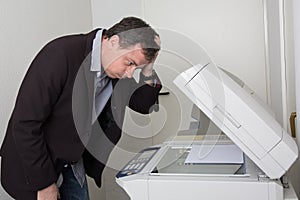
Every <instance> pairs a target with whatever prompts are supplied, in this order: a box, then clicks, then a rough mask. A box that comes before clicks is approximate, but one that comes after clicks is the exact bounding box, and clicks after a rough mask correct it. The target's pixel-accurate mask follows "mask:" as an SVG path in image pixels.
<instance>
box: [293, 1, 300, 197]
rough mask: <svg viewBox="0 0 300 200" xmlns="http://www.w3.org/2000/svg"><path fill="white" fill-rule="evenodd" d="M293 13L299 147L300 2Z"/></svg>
mask: <svg viewBox="0 0 300 200" xmlns="http://www.w3.org/2000/svg"><path fill="white" fill-rule="evenodd" d="M293 6H294V9H293V11H294V12H293V13H294V18H293V19H294V21H293V22H294V38H295V40H294V42H295V43H294V47H295V48H294V50H295V54H294V55H295V80H296V105H297V118H296V125H297V127H296V128H297V129H296V130H297V142H298V146H299V144H300V79H299V77H300V20H299V19H300V1H298V0H293ZM298 163H299V161H298ZM299 170H300V168H299V165H298V169H297V170H296V173H297V174H298V185H297V186H298V188H297V189H298V191H299V190H300V188H299V187H300V186H299V185H300V184H299Z"/></svg>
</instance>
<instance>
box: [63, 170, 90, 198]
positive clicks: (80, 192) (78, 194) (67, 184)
mask: <svg viewBox="0 0 300 200" xmlns="http://www.w3.org/2000/svg"><path fill="white" fill-rule="evenodd" d="M62 175H63V182H62V185H61V186H60V187H59V193H60V199H61V200H89V199H90V198H89V192H88V185H87V181H86V180H85V181H84V185H83V187H81V186H80V184H79V183H78V181H77V179H76V178H75V176H74V173H73V170H72V167H71V166H68V167H64V169H63V171H62Z"/></svg>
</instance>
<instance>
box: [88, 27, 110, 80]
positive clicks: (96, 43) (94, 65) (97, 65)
mask: <svg viewBox="0 0 300 200" xmlns="http://www.w3.org/2000/svg"><path fill="white" fill-rule="evenodd" d="M102 33H103V29H101V30H99V31H97V33H96V36H95V38H94V40H93V47H92V59H91V68H90V71H92V72H97V77H100V76H106V73H105V71H104V69H103V67H102V65H101V44H102Z"/></svg>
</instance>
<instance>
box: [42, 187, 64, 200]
mask: <svg viewBox="0 0 300 200" xmlns="http://www.w3.org/2000/svg"><path fill="white" fill-rule="evenodd" d="M57 199H60V196H59V190H58V187H57V186H56V184H55V183H53V184H52V185H49V186H48V187H46V188H44V189H42V190H39V191H38V193H37V200H57Z"/></svg>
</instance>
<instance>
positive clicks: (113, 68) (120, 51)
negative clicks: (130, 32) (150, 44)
mask: <svg viewBox="0 0 300 200" xmlns="http://www.w3.org/2000/svg"><path fill="white" fill-rule="evenodd" d="M113 37H114V36H113ZM113 37H112V38H111V39H109V40H108V39H107V40H106V41H103V46H104V48H103V49H102V52H103V53H102V65H103V68H104V70H105V72H106V74H107V75H108V76H109V77H110V78H118V79H122V78H132V76H133V73H134V71H135V70H136V69H138V68H140V69H141V68H143V67H144V66H145V65H146V64H148V61H147V60H146V59H145V56H144V54H143V50H142V49H141V47H140V45H135V46H132V47H130V48H126V49H125V48H121V47H120V46H119V40H118V37H115V38H113Z"/></svg>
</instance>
